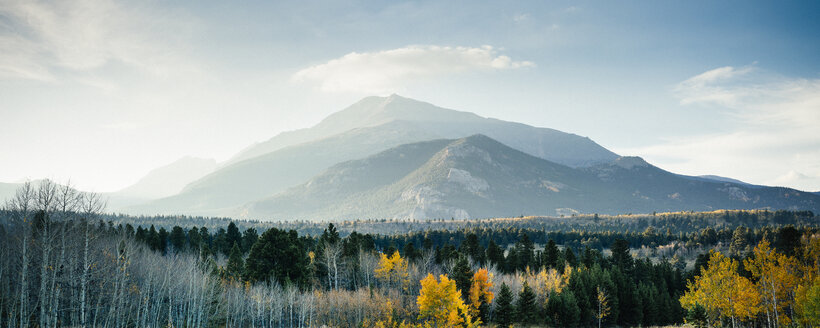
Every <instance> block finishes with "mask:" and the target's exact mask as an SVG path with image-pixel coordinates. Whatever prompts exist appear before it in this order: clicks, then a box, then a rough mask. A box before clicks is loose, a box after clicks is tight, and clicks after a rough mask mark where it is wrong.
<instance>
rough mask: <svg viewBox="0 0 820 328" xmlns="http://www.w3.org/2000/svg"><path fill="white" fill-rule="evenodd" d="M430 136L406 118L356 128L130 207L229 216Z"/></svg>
mask: <svg viewBox="0 0 820 328" xmlns="http://www.w3.org/2000/svg"><path fill="white" fill-rule="evenodd" d="M425 138H430V139H433V138H434V136H431V135H429V133H428V132H426V131H425V130H423V129H420V128H417V127H416V126H415V124H413V123H410V122H405V121H395V122H390V123H386V124H383V125H380V126H376V127H369V128H359V129H354V130H351V131H347V132H345V133H341V134H339V135H336V136H332V137H328V138H324V139H320V140H317V141H312V142H307V143H303V144H300V145H297V146H290V147H285V148H283V149H279V150H276V151H273V152H270V153H268V154H265V155H262V156H258V157H256V158H252V159H249V160H244V161H241V162H238V163H235V164H232V165H228V166H225V167H222V168H221V169H219V170H217V171H215V172H213V173H211V174H209V175H206V176H205V177H203V178H201V179H199V180H197V181H194V182H192V183H190V184H189V185H187V186H186V187H185V188H184V189H183V191H182V192H181V193H179V194H178V195H174V196H171V197H166V198H163V199H159V200H156V201H152V202H149V203H146V204H141V205H137V206H132V207H129V208H127V209H126V211H127V212H132V213H187V214H200V215H226V214H229V213H232V212H231V211H232V210H233V209H234V208H235V207H236V206H239V205H242V204H245V203H247V202H250V201H253V200H257V199H260V198H263V197H266V196H270V195H273V194H276V193H278V192H281V191H284V190H285V189H287V188H288V187H291V186H295V185H298V184H300V183H303V182H305V181H307V180H308V179H310V178H311V177H312V176H314V175H316V174H318V173H319V172H322V170H324V169H326V168H328V167H330V166H332V165H333V164H336V163H339V162H343V161H347V160H352V159H357V158H362V157H366V156H368V155H371V154H374V153H377V152H379V151H383V150H385V149H388V148H391V147H394V146H397V145H401V144H404V143H409V142H415V141H418V140H419V139H425Z"/></svg>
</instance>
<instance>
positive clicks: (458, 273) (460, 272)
mask: <svg viewBox="0 0 820 328" xmlns="http://www.w3.org/2000/svg"><path fill="white" fill-rule="evenodd" d="M453 280H455V282H456V288H458V290H460V291H461V298H462V299H463V300H464V302H465V303H469V301H470V298H469V295H470V286H471V285H472V282H473V281H472V280H473V270H471V269H470V263H469V262H468V261H467V257H466V256H464V255H460V256H459V257H458V260H456V264H455V265H454V266H453Z"/></svg>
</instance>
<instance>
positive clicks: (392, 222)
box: [100, 210, 820, 236]
mask: <svg viewBox="0 0 820 328" xmlns="http://www.w3.org/2000/svg"><path fill="white" fill-rule="evenodd" d="M100 218H101V219H102V220H104V221H106V222H109V221H110V222H112V223H113V224H114V225H119V224H123V225H125V224H126V223H128V224H131V225H133V226H135V227H136V226H142V227H145V228H147V227H149V226H151V225H153V226H155V227H156V228H157V229H159V228H161V227H164V228H165V229H166V230H170V229H171V228H172V227H174V226H180V227H183V228H186V229H189V228H191V227H194V226H196V227H200V228H202V227H206V228H208V229H209V230H212V231H215V230H216V229H219V228H224V227H225V226H227V225H228V223H230V222H232V221H231V220H230V219H227V218H206V217H200V216H185V215H176V216H171V215H158V216H132V215H124V214H105V215H102V216H101V217H100ZM233 222H234V223H235V224H236V225H237V226H238V227H239V229H240V230H242V231H244V230H246V229H248V228H255V229H256V230H257V231H260V232H261V231H265V230H267V229H269V228H278V229H280V230H296V231H297V232H299V234H302V235H311V236H318V235H320V234H321V233H322V231H323V230H324V229H325V227H327V224H328V223H331V222H328V221H309V220H291V221H259V220H235V221H233ZM332 223H334V224H335V225H336V228H337V229H338V230H339V233H340V234H341V235H342V236H346V235H347V234H349V233H351V232H353V231H357V232H359V233H365V234H366V233H369V234H374V235H375V234H381V235H394V234H404V233H407V232H408V231H426V230H449V231H455V230H494V231H495V230H509V229H522V230H528V229H529V230H535V231H585V232H613V233H614V232H617V233H634V232H638V233H640V232H643V231H645V230H646V229H647V228H650V227H651V228H652V229H655V230H656V231H659V232H665V231H667V230H670V231H672V232H673V233H674V234H680V233H694V232H698V231H701V230H703V229H706V228H713V229H715V230H725V229H729V230H734V229H736V228H737V227H741V226H742V227H746V228H750V229H756V228H763V227H778V226H787V225H792V226H795V227H816V226H818V225H820V217H817V216H815V213H813V212H811V211H788V210H776V211H770V210H717V211H712V212H671V213H652V214H629V215H598V214H581V215H574V216H568V217H540V216H534V217H517V218H488V219H470V220H453V219H449V218H448V219H429V220H417V219H413V220H410V219H383V220H346V221H333V222H332Z"/></svg>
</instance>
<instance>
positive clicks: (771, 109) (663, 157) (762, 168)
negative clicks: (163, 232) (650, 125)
mask: <svg viewBox="0 0 820 328" xmlns="http://www.w3.org/2000/svg"><path fill="white" fill-rule="evenodd" d="M674 91H675V95H676V96H677V97H678V99H679V100H680V103H681V104H682V105H686V106H707V107H710V108H715V109H716V110H721V111H724V112H726V113H727V114H728V115H729V117H730V118H732V119H733V122H734V123H735V124H732V125H731V126H732V127H731V128H727V130H724V131H716V132H714V133H711V134H708V135H700V136H690V137H681V138H674V139H668V140H666V141H665V142H663V143H660V144H657V145H652V146H649V147H640V148H633V149H622V150H620V151H622V152H624V153H630V154H638V155H641V156H644V157H646V158H647V159H648V160H650V161H651V162H655V163H658V164H659V165H660V166H662V167H664V168H667V169H670V170H671V171H674V172H679V173H684V174H717V175H723V176H729V177H733V178H738V179H741V180H744V181H748V182H752V183H760V184H772V185H783V186H787V187H793V188H798V189H802V190H820V179H818V178H817V177H820V134H818V133H817V127H818V126H820V80H818V79H802V78H788V77H784V76H780V75H777V74H773V73H770V72H766V71H762V70H760V69H757V68H755V67H741V68H734V67H722V68H718V69H714V70H710V71H707V72H705V73H702V74H699V75H697V76H694V77H692V78H689V79H687V80H685V81H683V82H681V83H680V84H678V85H677V86H676V87H675V89H674ZM797 172H802V173H797Z"/></svg>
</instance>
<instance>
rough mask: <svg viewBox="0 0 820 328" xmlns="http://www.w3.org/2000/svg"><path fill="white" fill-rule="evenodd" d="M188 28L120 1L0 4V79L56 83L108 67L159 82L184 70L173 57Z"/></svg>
mask: <svg viewBox="0 0 820 328" xmlns="http://www.w3.org/2000/svg"><path fill="white" fill-rule="evenodd" d="M189 24H190V20H188V19H187V17H185V19H183V17H180V15H177V14H175V13H173V11H170V10H166V11H160V10H155V9H152V8H149V7H148V6H145V4H128V3H126V2H121V1H111V0H78V1H54V2H51V1H29V0H23V1H17V0H9V1H0V78H5V79H28V80H39V81H57V80H60V78H62V77H67V76H71V74H72V73H82V72H88V71H92V70H95V69H100V68H102V67H104V66H105V65H107V64H109V63H118V64H125V65H128V66H130V67H135V68H138V69H140V70H142V71H145V72H149V73H151V74H154V75H159V76H163V75H167V74H169V72H171V71H180V70H186V69H189V68H190V66H189V65H187V64H186V61H185V60H183V59H181V57H180V56H178V55H177V53H178V52H180V43H181V42H178V41H179V38H180V37H182V36H184V35H185V33H186V31H187V30H190V26H189ZM79 82H81V83H82V81H79Z"/></svg>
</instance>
